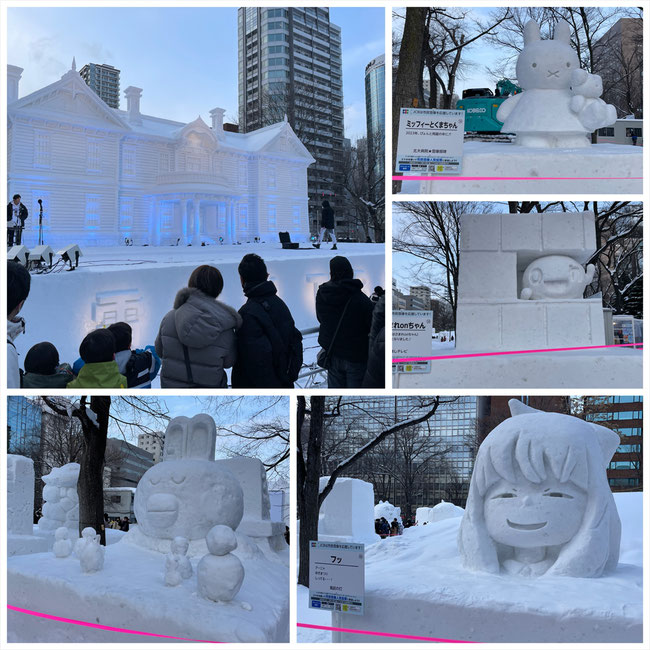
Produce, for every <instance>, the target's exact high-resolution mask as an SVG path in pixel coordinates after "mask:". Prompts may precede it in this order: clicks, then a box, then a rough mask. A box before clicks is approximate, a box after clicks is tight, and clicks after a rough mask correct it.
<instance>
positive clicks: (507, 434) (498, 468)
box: [458, 400, 621, 578]
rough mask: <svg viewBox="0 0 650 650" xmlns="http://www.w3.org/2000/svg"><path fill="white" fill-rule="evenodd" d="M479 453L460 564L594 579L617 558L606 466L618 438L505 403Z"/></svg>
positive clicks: (578, 421) (603, 430)
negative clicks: (506, 412) (506, 409)
mask: <svg viewBox="0 0 650 650" xmlns="http://www.w3.org/2000/svg"><path fill="white" fill-rule="evenodd" d="M509 405H510V411H511V413H512V417H511V418H509V419H507V420H505V421H504V422H502V423H501V424H499V425H498V426H497V427H496V428H495V429H494V430H493V431H492V432H491V433H490V434H489V435H488V436H487V437H486V438H485V440H484V441H483V443H482V444H481V446H480V447H479V450H478V455H477V457H476V463H475V466H474V472H473V474H472V479H471V482H470V488H469V496H468V499H467V506H466V509H465V514H464V516H463V520H462V522H461V526H460V530H459V534H458V546H459V551H460V555H461V557H462V561H463V565H464V566H465V567H466V568H467V569H470V570H474V571H487V572H489V573H500V572H504V573H509V574H515V575H523V576H538V575H542V574H546V575H562V576H577V577H583V578H594V577H597V576H600V575H601V574H603V573H605V572H608V571H611V570H612V569H614V568H615V567H616V565H617V563H618V554H619V546H620V540H621V522H620V519H619V516H618V512H617V510H616V504H615V503H614V497H613V496H612V491H611V489H610V487H609V484H608V482H607V474H606V468H607V466H608V464H609V461H610V459H611V457H612V455H613V454H614V452H615V451H616V448H617V447H618V444H619V437H618V435H616V433H614V432H613V431H611V430H610V429H607V428H605V427H603V426H600V425H597V424H594V423H592V422H586V421H584V420H581V419H579V418H575V417H572V416H570V415H563V414H560V413H545V412H543V411H537V410H535V409H533V408H530V407H528V406H525V405H524V404H522V403H521V402H519V401H518V400H510V402H509Z"/></svg>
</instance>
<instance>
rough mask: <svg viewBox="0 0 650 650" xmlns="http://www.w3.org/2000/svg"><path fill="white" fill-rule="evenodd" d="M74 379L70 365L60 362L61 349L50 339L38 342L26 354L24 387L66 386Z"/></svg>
mask: <svg viewBox="0 0 650 650" xmlns="http://www.w3.org/2000/svg"><path fill="white" fill-rule="evenodd" d="M73 379H74V375H73V373H72V369H71V368H70V365H69V364H67V363H62V364H59V351H58V350H57V349H56V348H55V347H54V345H52V343H50V342H49V341H43V342H42V343H37V344H36V345H34V346H32V347H31V348H30V349H29V352H28V353H27V354H26V355H25V374H24V375H23V379H22V387H23V388H65V387H66V386H67V385H68V384H69V383H70V382H71V381H72V380H73Z"/></svg>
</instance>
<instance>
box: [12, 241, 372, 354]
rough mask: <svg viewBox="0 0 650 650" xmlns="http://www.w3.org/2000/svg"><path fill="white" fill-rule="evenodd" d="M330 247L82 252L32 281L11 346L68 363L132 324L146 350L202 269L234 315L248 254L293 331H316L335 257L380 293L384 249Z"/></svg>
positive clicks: (241, 297)
mask: <svg viewBox="0 0 650 650" xmlns="http://www.w3.org/2000/svg"><path fill="white" fill-rule="evenodd" d="M302 246H308V245H306V244H302ZM330 248H331V245H330V244H329V243H324V244H323V246H322V248H321V249H320V250H316V249H315V248H311V247H309V248H305V249H304V250H303V249H302V248H301V249H300V250H283V249H282V248H281V247H280V244H279V243H278V244H276V243H273V244H271V243H260V244H241V245H223V246H219V245H217V246H205V247H191V246H186V247H180V246H178V247H177V246H161V247H152V246H128V247H127V246H122V247H110V248H103V247H97V248H85V249H82V253H83V256H82V257H81V258H80V260H79V268H78V269H76V270H74V271H66V270H65V267H64V266H63V263H60V264H59V266H58V267H57V268H55V269H54V270H53V271H52V272H50V273H43V274H36V273H35V274H33V275H32V284H31V290H30V294H29V297H28V298H27V301H26V302H25V306H24V307H23V309H22V311H21V314H20V315H21V316H22V317H23V318H24V319H25V321H26V324H27V326H26V333H25V334H23V335H21V336H19V337H18V338H17V339H16V346H17V348H18V352H19V354H20V355H21V357H20V358H21V360H22V359H24V355H25V354H26V353H27V351H28V350H29V349H30V348H31V347H32V346H33V345H34V344H36V343H39V342H40V341H50V342H51V343H53V344H54V345H55V346H56V347H57V349H58V350H59V356H60V359H61V361H62V362H64V361H65V362H67V363H72V362H73V361H74V360H75V359H76V358H77V357H78V356H79V344H80V343H81V340H82V339H83V337H84V336H85V335H86V334H87V333H88V332H89V331H91V330H93V329H95V328H97V327H101V326H102V325H109V324H110V323H113V322H116V321H126V322H128V323H129V324H130V325H131V327H132V328H133V347H134V348H135V347H144V346H145V345H151V344H153V342H154V340H155V338H156V335H157V334H158V328H159V325H160V321H161V320H162V318H163V316H164V315H165V314H166V313H167V312H168V311H169V310H170V309H171V308H172V305H173V302H174V297H175V296H176V293H177V291H178V290H179V289H181V288H182V287H185V286H187V281H188V279H189V276H190V273H191V272H192V270H193V269H195V268H196V267H197V266H199V265H201V264H212V265H214V266H216V267H217V268H218V269H219V270H220V271H221V273H222V275H223V279H224V289H223V292H222V294H221V295H220V296H219V300H221V301H223V302H225V303H227V304H229V305H231V306H233V307H235V308H236V309H239V307H240V306H241V305H242V304H243V303H244V302H245V298H244V294H243V293H242V288H241V283H240V280H239V275H238V273H237V266H238V265H239V262H240V261H241V258H242V257H243V256H244V255H245V254H247V253H257V254H258V255H260V256H261V257H262V258H264V260H265V261H266V264H267V267H268V269H269V273H270V277H269V279H270V280H272V281H273V282H274V283H275V285H276V286H277V288H278V295H279V296H280V297H281V298H282V299H283V300H284V301H285V302H286V303H287V305H288V306H289V309H290V310H291V313H292V314H293V317H294V319H295V321H296V327H298V329H306V328H310V327H317V326H318V321H317V320H316V311H315V298H316V291H317V290H318V286H319V285H320V284H322V283H323V282H326V281H327V280H329V260H330V259H331V258H332V257H334V256H335V255H343V256H345V257H347V258H349V259H350V261H351V263H352V267H353V268H354V275H355V277H357V278H359V279H360V280H361V281H362V282H363V284H364V291H365V292H366V293H367V294H368V295H370V294H371V293H372V291H373V288H374V287H375V286H377V285H381V286H382V287H383V286H384V250H385V249H384V244H357V243H339V246H338V250H337V251H331V250H330ZM21 364H22V361H21Z"/></svg>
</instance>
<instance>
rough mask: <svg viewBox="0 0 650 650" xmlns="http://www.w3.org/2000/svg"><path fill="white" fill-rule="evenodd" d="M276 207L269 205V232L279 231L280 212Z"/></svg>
mask: <svg viewBox="0 0 650 650" xmlns="http://www.w3.org/2000/svg"><path fill="white" fill-rule="evenodd" d="M277 210H278V209H277V207H276V206H275V205H269V230H277V229H278V212H277Z"/></svg>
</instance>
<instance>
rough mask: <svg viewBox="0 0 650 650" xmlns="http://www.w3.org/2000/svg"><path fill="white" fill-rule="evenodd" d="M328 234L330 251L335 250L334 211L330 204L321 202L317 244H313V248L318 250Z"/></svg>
mask: <svg viewBox="0 0 650 650" xmlns="http://www.w3.org/2000/svg"><path fill="white" fill-rule="evenodd" d="M328 232H329V234H330V239H331V240H332V250H333V251H335V250H336V233H335V232H334V210H333V209H332V206H331V205H330V202H329V201H327V200H325V201H323V204H322V208H321V213H320V234H319V235H318V243H317V244H313V246H314V248H320V245H321V243H322V241H323V239H324V237H325V236H326V234H327V233H328Z"/></svg>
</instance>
